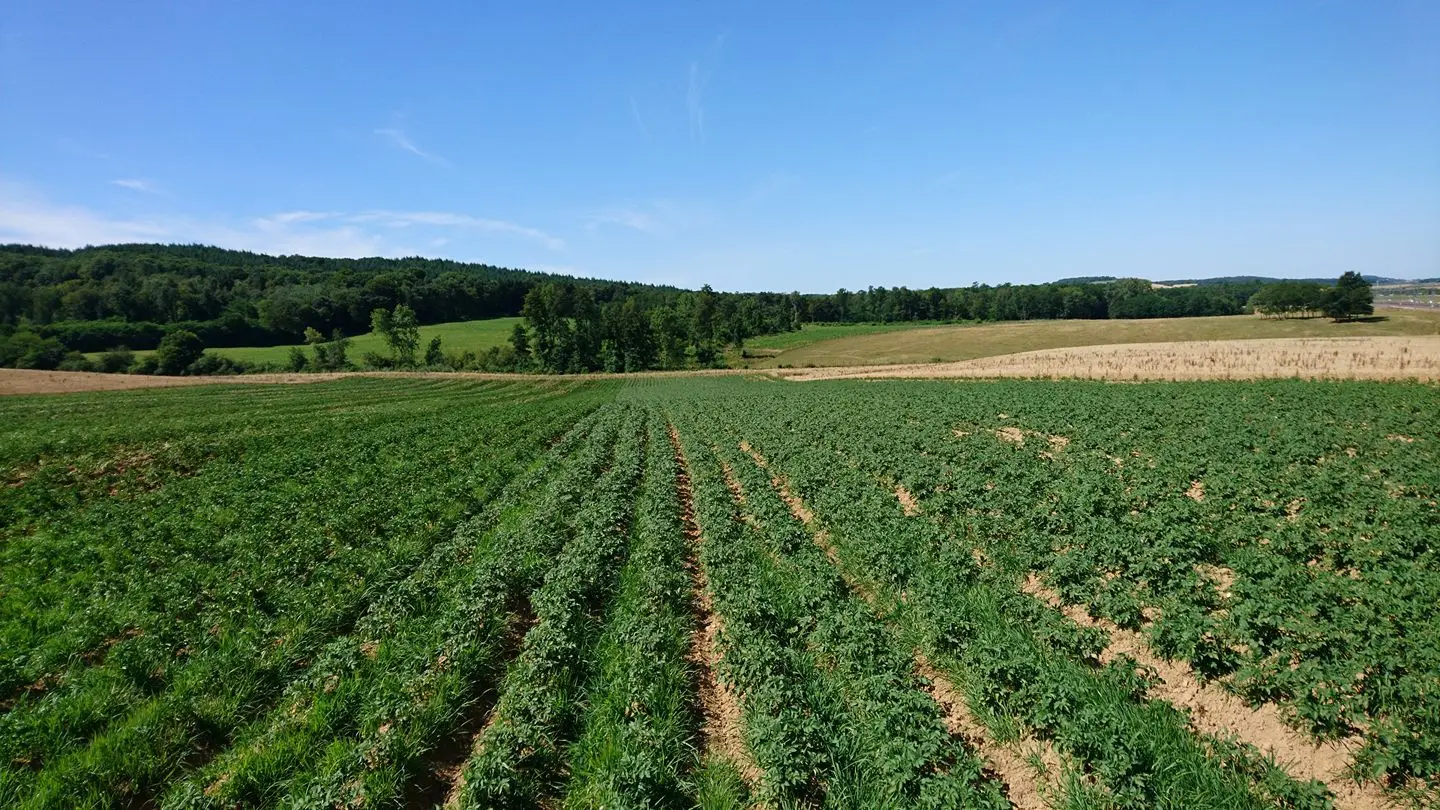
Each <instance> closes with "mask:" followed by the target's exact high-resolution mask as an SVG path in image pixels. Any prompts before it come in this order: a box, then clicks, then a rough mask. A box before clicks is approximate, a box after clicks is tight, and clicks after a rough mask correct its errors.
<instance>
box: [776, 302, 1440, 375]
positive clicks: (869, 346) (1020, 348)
mask: <svg viewBox="0 0 1440 810" xmlns="http://www.w3.org/2000/svg"><path fill="white" fill-rule="evenodd" d="M1376 314H1377V317H1376V318H1374V319H1370V320H1364V321H1354V322H1351V323H1331V322H1330V321H1329V320H1328V319H1325V318H1261V317H1257V316H1254V315H1227V316H1223V317H1209V318H1145V319H1138V320H1094V321H1089V320H1066V321H1011V322H1003V323H984V324H970V325H952V326H933V327H928V328H920V329H916V328H906V329H897V328H896V327H899V326H904V324H890V325H888V326H886V325H878V326H873V325H872V326H871V327H870V328H868V329H859V328H858V327H857V331H855V332H854V333H850V334H844V333H838V334H844V336H841V337H835V338H829V339H824V340H819V341H816V342H809V341H808V340H807V338H809V337H820V336H823V335H826V334H827V332H826V330H825V329H824V328H823V327H822V328H819V329H814V330H812V329H809V328H807V329H806V330H804V331H801V332H797V333H791V334H790V335H786V336H781V338H782V342H781V343H779V344H777V345H779V346H780V347H781V350H780V351H779V352H778V353H776V354H774V355H773V356H769V357H766V358H762V359H756V360H752V361H750V362H751V364H752V365H753V366H755V367H757V368H776V367H781V366H785V367H790V368H803V367H809V366H868V365H882V364H915V363H933V362H942V363H956V362H961V361H964V360H975V359H978V358H982V357H996V356H999V355H1013V354H1018V353H1020V352H1030V351H1039V350H1041V349H1065V348H1075V347H1079V346H1101V345H1108V344H1119V343H1170V342H1176V341H1187V342H1188V341H1228V340H1265V339H1271V338H1332V337H1347V338H1357V337H1364V338H1368V337H1403V336H1426V335H1428V336H1440V311H1420V310H1413V309H1394V308H1382V309H1377V310H1376ZM766 340H767V339H765V338H760V339H758V340H756V341H753V342H752V343H753V344H754V345H763V343H762V342H763V341H766Z"/></svg>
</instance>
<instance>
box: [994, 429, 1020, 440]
mask: <svg viewBox="0 0 1440 810" xmlns="http://www.w3.org/2000/svg"><path fill="white" fill-rule="evenodd" d="M995 438H997V439H999V440H1001V441H1006V442H1010V443H1011V444H1024V443H1025V432H1024V431H1023V430H1021V429H1020V428H1017V427H1003V428H1000V429H999V430H997V431H995Z"/></svg>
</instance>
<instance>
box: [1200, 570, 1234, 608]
mask: <svg viewBox="0 0 1440 810" xmlns="http://www.w3.org/2000/svg"><path fill="white" fill-rule="evenodd" d="M1195 570H1196V571H1199V572H1200V576H1202V577H1204V578H1205V579H1207V580H1209V581H1210V584H1212V585H1214V586H1215V593H1216V594H1218V595H1219V597H1220V598H1221V599H1224V600H1226V601H1227V602H1228V601H1229V600H1230V598H1231V597H1232V596H1233V595H1234V589H1235V572H1234V571H1232V570H1230V569H1229V568H1226V567H1225V566H1223V565H1209V564H1205V563H1202V564H1200V565H1197V566H1195Z"/></svg>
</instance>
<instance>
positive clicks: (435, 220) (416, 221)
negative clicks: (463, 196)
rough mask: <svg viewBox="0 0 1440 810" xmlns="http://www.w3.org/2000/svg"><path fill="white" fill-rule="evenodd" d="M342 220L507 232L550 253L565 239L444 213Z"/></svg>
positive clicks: (361, 216)
mask: <svg viewBox="0 0 1440 810" xmlns="http://www.w3.org/2000/svg"><path fill="white" fill-rule="evenodd" d="M344 220H345V221H347V222H353V223H357V224H372V223H373V224H378V225H384V226H387V227H390V228H408V227H410V226H412V225H429V226H434V227H444V228H466V229H470V230H476V231H485V232H489V233H508V234H513V235H515V236H521V237H524V238H526V239H529V240H531V241H534V242H538V243H540V244H542V245H544V246H545V247H547V248H550V249H551V250H564V249H565V240H563V239H560V238H558V237H555V236H551V235H550V234H548V233H546V232H544V231H542V230H540V229H539V228H530V227H527V226H525V225H519V224H517V223H514V222H507V221H505V220H503V219H486V218H483V217H472V216H470V215H469V214H455V213H450V212H447V211H365V212H362V213H359V214H351V215H347V216H345V217H344Z"/></svg>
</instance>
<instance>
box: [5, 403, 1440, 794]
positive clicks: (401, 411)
mask: <svg viewBox="0 0 1440 810" xmlns="http://www.w3.org/2000/svg"><path fill="white" fill-rule="evenodd" d="M1437 424H1440V397H1436V396H1435V391H1434V389H1433V388H1430V387H1424V386H1410V385H1388V384H1387V385H1379V384H1333V383H1326V384H1318V383H1298V382H1272V383H1243V384H1240V383H1210V384H1153V385H1107V384H1098V383H1058V382H1024V381H1012V382H982V383H976V382H950V383H937V382H917V381H894V382H854V381H850V382H827V383H806V384H796V383H789V382H780V381H770V380H766V379H763V378H730V379H722V378H684V379H671V380H664V379H645V380H634V381H626V382H624V383H619V382H601V381H576V380H568V381H562V382H551V381H511V382H505V381H483V382H476V381H465V380H452V379H446V380H436V379H363V380H342V381H334V382H325V383H316V384H309V385H303V386H274V387H261V386H213V387H211V386H206V387H197V388H194V389H174V390H168V391H148V392H147V391H138V392H121V393H107V394H103V395H93V396H92V395H84V396H48V397H23V398H11V399H7V400H0V475H3V477H4V479H5V481H4V484H5V485H4V486H0V651H3V654H0V806H3V807H21V808H60V807H64V808H70V807H84V808H111V807H134V806H149V807H160V808H166V809H167V810H182V809H183V810H194V809H198V808H205V809H207V810H218V809H219V808H241V807H246V808H248V807H285V808H344V807H356V808H359V807H363V808H402V807H403V808H413V807H422V808H429V807H445V808H458V810H470V809H471V808H555V807H565V808H600V807H604V808H690V807H702V808H709V809H710V810H729V809H730V808H751V807H765V808H822V807H823V808H847V809H848V808H856V809H857V810H858V809H859V808H892V807H905V808H910V807H924V808H997V810H998V808H1003V807H1007V806H1012V804H1015V805H1019V806H1023V807H1027V808H1028V807H1038V806H1040V805H1044V806H1048V807H1056V808H1059V807H1064V808H1077V810H1078V809H1089V808H1114V807H1125V808H1129V807H1135V808H1141V807H1144V808H1151V807H1173V808H1181V807H1184V808H1221V807H1224V808H1247V807H1256V808H1258V807H1294V808H1322V807H1330V806H1336V807H1342V808H1343V807H1348V806H1352V805H1351V802H1352V801H1353V797H1352V796H1351V794H1350V793H1347V792H1346V788H1347V786H1350V787H1353V785H1349V783H1348V782H1346V781H1345V780H1346V779H1349V778H1353V779H1356V780H1366V781H1365V782H1364V785H1363V787H1364V788H1365V789H1366V790H1372V791H1381V790H1382V789H1383V791H1384V793H1385V794H1386V795H1385V798H1388V799H1389V800H1390V801H1392V802H1394V803H1395V804H1397V805H1399V806H1404V805H1405V804H1406V803H1407V802H1414V803H1417V804H1423V803H1424V802H1426V801H1430V802H1434V801H1435V800H1436V793H1435V790H1436V782H1437V779H1440V773H1437V770H1436V767H1437V766H1436V762H1440V748H1437V747H1436V746H1437V745H1440V743H1437V740H1440V717H1437V716H1436V714H1435V712H1434V707H1435V706H1436V705H1440V695H1437V694H1436V692H1437V690H1440V657H1437V655H1440V653H1437V650H1440V644H1435V643H1433V642H1434V640H1435V639H1437V638H1440V624H1437V622H1440V617H1437V615H1436V613H1435V611H1434V606H1435V605H1436V604H1440V575H1437V573H1436V571H1440V566H1437V565H1436V562H1437V561H1436V560H1435V558H1434V555H1435V553H1436V552H1435V550H1434V548H1433V537H1434V533H1435V528H1436V527H1437V526H1440V511H1437V508H1436V500H1437V495H1440V492H1437V489H1440V473H1437V470H1440V458H1437V453H1436V446H1437V442H1440V435H1437V429H1436V427H1435V426H1436V425H1437ZM1123 632H1134V633H1138V634H1139V635H1138V636H1135V638H1138V639H1139V642H1138V643H1140V644H1143V645H1144V647H1145V650H1144V651H1143V652H1144V655H1145V656H1152V657H1148V658H1145V660H1148V661H1152V662H1155V661H1158V662H1159V663H1157V664H1156V666H1158V667H1162V668H1163V667H1166V666H1169V664H1168V663H1166V659H1169V660H1170V661H1178V662H1182V663H1183V664H1184V665H1185V666H1186V667H1187V668H1188V669H1186V670H1185V672H1187V673H1190V674H1189V675H1187V677H1192V678H1195V679H1206V680H1208V681H1209V682H1210V684H1211V686H1212V687H1218V688H1219V689H1221V690H1226V691H1229V692H1230V693H1232V694H1233V695H1235V696H1238V699H1239V700H1240V701H1249V702H1250V705H1251V706H1252V707H1254V708H1256V709H1258V708H1263V707H1266V706H1269V707H1278V709H1279V710H1280V712H1281V714H1282V715H1283V717H1284V719H1285V721H1286V722H1288V723H1289V724H1290V726H1291V729H1292V732H1291V733H1293V734H1295V735H1299V736H1298V737H1297V739H1300V738H1306V739H1311V740H1322V739H1341V740H1344V741H1345V747H1343V748H1342V749H1340V750H1343V751H1345V752H1347V753H1346V754H1345V756H1346V757H1347V759H1346V762H1347V763H1348V765H1349V771H1348V772H1347V773H1346V774H1344V775H1343V776H1336V775H1335V774H1331V775H1329V776H1327V777H1326V781H1321V780H1314V781H1312V780H1310V779H1309V778H1302V777H1300V776H1297V775H1296V774H1297V773H1299V772H1300V771H1298V770H1297V769H1296V768H1295V767H1294V765H1295V763H1293V762H1287V761H1280V760H1277V759H1275V758H1274V757H1273V756H1272V755H1271V754H1269V753H1267V751H1266V750H1262V749H1261V748H1259V747H1257V745H1255V744H1252V743H1251V742H1250V741H1248V738H1247V737H1246V736H1245V734H1244V732H1245V729H1244V728H1236V729H1235V731H1236V733H1235V734H1233V735H1232V734H1230V733H1228V732H1219V733H1217V732H1215V731H1214V728H1215V727H1216V724H1215V723H1214V722H1210V723H1209V724H1208V725H1207V724H1197V722H1196V716H1195V715H1193V714H1187V712H1188V711H1191V709H1188V708H1186V707H1185V706H1180V705H1179V704H1175V705H1172V704H1171V703H1170V702H1167V700H1166V699H1164V694H1168V693H1162V692H1160V691H1157V688H1156V687H1157V684H1162V683H1163V678H1162V677H1161V674H1160V673H1159V672H1157V671H1156V670H1155V669H1151V668H1149V667H1147V666H1145V665H1142V664H1140V663H1138V662H1137V660H1136V659H1135V658H1133V657H1131V656H1130V655H1129V654H1128V653H1126V652H1124V651H1121V652H1118V653H1117V652H1116V650H1117V649H1119V648H1118V647H1117V646H1116V643H1117V642H1116V639H1117V638H1119V635H1118V634H1120V633H1123ZM1126 638H1130V636H1126ZM1130 649H1132V650H1133V649H1135V648H1133V647H1132V648H1130ZM1136 654H1137V655H1139V654H1140V653H1138V652H1137V653H1136ZM1142 657H1144V656H1142ZM1166 672H1169V670H1166ZM1169 677H1173V673H1171V675H1170V676H1169ZM1198 682H1199V681H1198V680H1197V681H1196V683H1198ZM1231 699H1232V700H1234V699H1235V698H1231ZM1189 705H1191V704H1186V706H1189ZM1177 706H1179V707H1178V708H1177ZM1241 707H1242V709H1243V708H1244V707H1243V703H1242V704H1241ZM1241 720H1242V721H1243V718H1241ZM1221 726H1222V727H1223V723H1221ZM1027 752H1028V753H1027ZM997 757H1000V759H997ZM997 763H998V764H997ZM1365 795H1367V796H1373V795H1375V793H1374V792H1372V793H1367V794H1365Z"/></svg>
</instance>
